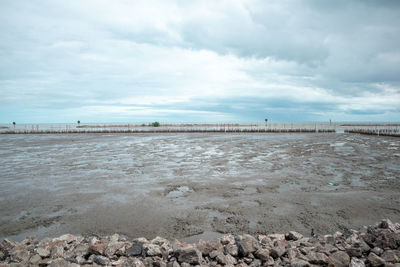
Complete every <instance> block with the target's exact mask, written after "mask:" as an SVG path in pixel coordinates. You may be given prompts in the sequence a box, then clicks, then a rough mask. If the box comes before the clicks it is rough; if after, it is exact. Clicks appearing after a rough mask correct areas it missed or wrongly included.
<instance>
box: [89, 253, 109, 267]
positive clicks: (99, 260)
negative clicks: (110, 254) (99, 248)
mask: <svg viewBox="0 0 400 267" xmlns="http://www.w3.org/2000/svg"><path fill="white" fill-rule="evenodd" d="M93 262H94V263H97V264H98V265H103V266H104V265H110V263H111V262H110V260H109V259H108V258H106V257H104V256H100V255H96V256H95V257H94V258H93Z"/></svg>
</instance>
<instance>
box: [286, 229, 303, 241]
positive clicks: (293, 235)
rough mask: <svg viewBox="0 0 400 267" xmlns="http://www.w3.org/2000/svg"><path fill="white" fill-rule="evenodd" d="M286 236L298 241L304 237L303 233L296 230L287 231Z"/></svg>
mask: <svg viewBox="0 0 400 267" xmlns="http://www.w3.org/2000/svg"><path fill="white" fill-rule="evenodd" d="M285 238H286V240H293V241H296V240H299V239H302V238H303V235H302V234H300V233H298V232H295V231H290V232H289V233H287V234H286V235H285Z"/></svg>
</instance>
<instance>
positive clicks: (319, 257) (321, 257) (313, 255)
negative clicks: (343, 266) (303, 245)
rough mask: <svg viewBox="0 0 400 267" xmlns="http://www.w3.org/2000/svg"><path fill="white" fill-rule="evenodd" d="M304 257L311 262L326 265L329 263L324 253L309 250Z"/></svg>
mask: <svg viewBox="0 0 400 267" xmlns="http://www.w3.org/2000/svg"><path fill="white" fill-rule="evenodd" d="M306 257H307V258H308V261H309V262H310V263H312V264H317V265H328V263H329V258H328V256H326V255H325V254H324V253H320V252H314V251H310V252H309V253H308V254H307V255H306Z"/></svg>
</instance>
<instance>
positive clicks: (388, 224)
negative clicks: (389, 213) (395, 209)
mask: <svg viewBox="0 0 400 267" xmlns="http://www.w3.org/2000/svg"><path fill="white" fill-rule="evenodd" d="M379 227H380V228H382V229H390V230H391V231H393V232H394V231H396V226H395V225H394V224H393V223H392V222H391V221H390V220H389V219H384V220H382V221H381V223H380V224H379Z"/></svg>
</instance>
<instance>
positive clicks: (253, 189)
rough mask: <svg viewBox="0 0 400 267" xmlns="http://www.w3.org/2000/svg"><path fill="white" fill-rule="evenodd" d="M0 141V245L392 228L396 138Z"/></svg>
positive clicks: (399, 155) (398, 172)
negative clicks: (30, 239)
mask: <svg viewBox="0 0 400 267" xmlns="http://www.w3.org/2000/svg"><path fill="white" fill-rule="evenodd" d="M0 141H1V142H0V153H1V154H0V177H1V180H0V214H1V218H0V239H4V238H12V239H14V240H19V241H20V240H23V239H24V238H25V237H26V236H35V237H37V238H39V239H41V238H44V237H56V236H60V235H62V234H65V233H72V234H99V235H110V234H113V233H115V232H118V233H120V234H122V235H124V236H126V237H129V238H135V237H138V236H144V237H146V238H148V239H152V238H154V237H155V236H157V235H158V236H163V237H165V238H167V239H173V238H185V237H189V236H196V235H201V234H203V235H208V236H210V237H213V236H218V234H222V233H234V234H243V233H250V234H269V233H276V232H288V231H290V230H294V231H297V232H299V233H301V234H304V235H309V234H310V232H311V229H314V231H315V233H329V232H335V231H344V230H345V229H347V228H359V227H360V226H362V225H366V224H372V223H374V222H375V221H376V220H377V218H389V219H391V220H392V221H400V209H399V208H398V207H400V179H399V177H400V165H399V164H398V162H399V159H400V140H399V139H398V138H391V137H376V136H361V135H351V134H323V135H321V134H310V133H308V134H301V133H298V134H268V135H263V134H254V133H251V134H250V133H246V134H240V133H236V134H235V133H229V134H224V135H221V134H213V133H180V134H160V135H157V136H155V135H151V134H138V135H134V136H132V135H129V134H128V135H124V134H93V135H92V134H87V135H79V134H77V135H74V134H68V135H43V136H42V135H31V136H28V135H23V136H20V135H2V136H1V137H0Z"/></svg>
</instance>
